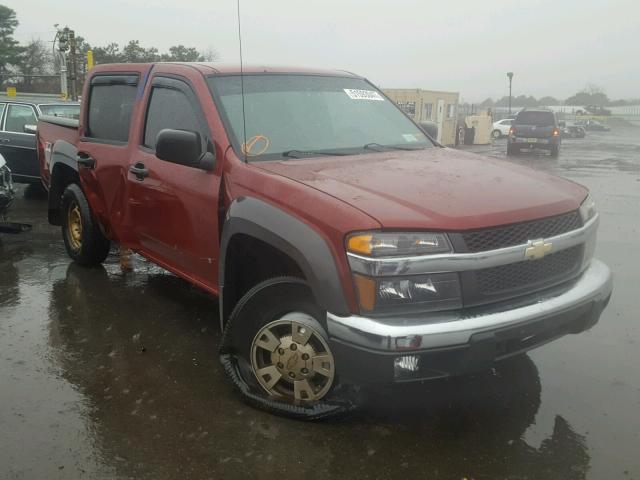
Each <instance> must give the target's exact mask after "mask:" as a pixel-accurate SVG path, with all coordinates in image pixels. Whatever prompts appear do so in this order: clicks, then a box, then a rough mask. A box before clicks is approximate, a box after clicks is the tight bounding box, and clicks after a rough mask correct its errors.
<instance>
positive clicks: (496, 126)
mask: <svg viewBox="0 0 640 480" xmlns="http://www.w3.org/2000/svg"><path fill="white" fill-rule="evenodd" d="M513 120H514V119H513V118H503V119H502V120H498V121H497V122H493V130H491V136H492V137H493V138H500V137H506V136H507V135H509V129H510V128H511V124H512V123H513Z"/></svg>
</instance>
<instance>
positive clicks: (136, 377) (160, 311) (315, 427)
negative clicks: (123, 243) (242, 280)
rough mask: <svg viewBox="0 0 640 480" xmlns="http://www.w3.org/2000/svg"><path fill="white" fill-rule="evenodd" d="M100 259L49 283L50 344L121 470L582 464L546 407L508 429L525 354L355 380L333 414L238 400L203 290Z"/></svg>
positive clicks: (438, 472)
mask: <svg viewBox="0 0 640 480" xmlns="http://www.w3.org/2000/svg"><path fill="white" fill-rule="evenodd" d="M143 263H144V262H143ZM107 269H109V270H112V271H113V273H108V272H107V270H105V269H104V268H99V269H90V270H87V269H83V268H81V267H78V266H76V265H74V264H71V265H69V267H68V270H67V273H66V277H65V278H64V279H61V280H59V281H57V282H55V284H54V285H53V288H52V292H51V301H50V312H49V315H50V343H51V345H52V347H53V349H54V350H55V351H56V352H57V358H56V361H57V362H58V363H59V364H60V366H61V367H62V370H63V372H64V373H63V375H64V377H65V378H66V379H67V380H68V381H70V382H71V383H72V384H74V385H76V386H77V388H78V389H80V390H81V391H82V393H83V394H84V395H85V396H86V398H87V399H88V401H89V404H90V407H89V412H90V413H89V422H90V423H91V425H92V426H91V428H92V429H93V430H94V431H95V433H96V438H97V445H98V448H100V449H101V455H100V456H101V457H102V458H110V459H114V460H113V461H112V466H113V468H115V470H116V471H117V472H118V474H119V475H121V476H134V477H136V478H141V477H149V478H172V477H173V476H174V475H176V474H177V473H178V472H181V475H182V476H184V477H196V478H201V477H205V478H206V476H207V475H208V476H215V477H220V476H221V477H224V478H227V477H235V476H240V475H242V476H248V477H250V478H266V477H270V476H272V475H278V476H281V475H283V474H287V473H292V472H293V471H295V472H296V475H299V476H313V477H316V476H320V475H326V476H329V477H330V478H366V477H368V478H383V477H397V476H398V475H407V476H409V477H411V478H418V477H420V478H462V477H463V476H467V477H468V478H562V479H581V478H585V474H586V472H587V471H588V469H589V455H588V450H587V447H586V446H585V439H584V438H583V437H581V436H580V435H578V434H576V433H575V432H574V431H573V429H572V428H571V426H570V425H569V424H568V423H567V421H566V420H565V419H563V418H562V417H560V416H557V417H556V418H555V423H554V428H553V432H552V433H551V434H550V436H549V437H548V438H546V439H544V440H543V441H542V443H541V445H540V447H539V448H533V447H531V446H529V445H528V444H527V443H526V442H525V441H524V440H523V439H522V438H523V436H524V434H525V432H526V430H527V429H528V428H529V426H530V425H532V423H533V422H534V420H535V417H536V413H537V411H538V408H539V406H540V391H541V386H540V379H539V376H538V370H537V368H536V366H535V364H534V363H533V362H532V361H531V360H530V359H529V357H527V356H520V357H518V358H515V359H512V360H510V361H506V362H504V363H503V364H501V365H500V366H499V368H496V369H495V370H494V371H492V372H488V373H486V374H480V375H475V376H473V377H469V378H460V379H454V380H449V381H437V382H431V383H425V384H405V385H396V386H393V387H388V388H385V389H383V390H375V391H371V392H369V391H364V392H363V405H362V409H361V410H360V411H359V412H358V413H357V414H355V415H353V416H350V417H348V418H345V419H342V420H339V421H332V422H325V423H316V424H310V423H303V422H297V421H291V420H286V419H282V418H278V417H273V416H270V415H268V414H265V413H263V412H259V411H255V410H253V409H251V408H248V407H246V406H245V405H244V404H242V403H241V402H240V400H239V398H238V397H237V396H236V395H235V394H234V393H233V391H232V389H231V388H230V387H229V386H228V385H227V384H226V381H225V380H224V378H223V375H222V372H221V371H220V369H219V366H218V360H217V355H216V345H217V342H218V340H219V334H218V331H217V308H216V307H217V304H216V302H215V300H213V299H211V298H210V297H208V296H206V295H204V294H202V293H200V292H199V291H198V290H197V289H195V288H192V287H190V286H188V285H187V284H186V283H185V282H183V281H181V280H179V279H177V278H176V277H174V276H172V275H170V274H166V273H164V272H163V271H161V270H155V269H147V267H146V266H145V265H143V264H138V265H137V267H136V270H135V272H133V273H132V274H129V275H121V274H118V273H117V272H116V271H115V270H114V269H112V268H111V267H109V266H108V267H107ZM185 465H187V466H186V467H185Z"/></svg>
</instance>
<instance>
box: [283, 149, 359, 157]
mask: <svg viewBox="0 0 640 480" xmlns="http://www.w3.org/2000/svg"><path fill="white" fill-rule="evenodd" d="M313 155H329V156H336V157H340V156H344V155H350V154H349V153H344V152H332V151H327V150H287V151H286V152H282V156H283V157H290V158H302V157H310V156H313Z"/></svg>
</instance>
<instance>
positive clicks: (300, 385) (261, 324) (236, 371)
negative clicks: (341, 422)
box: [220, 277, 353, 419]
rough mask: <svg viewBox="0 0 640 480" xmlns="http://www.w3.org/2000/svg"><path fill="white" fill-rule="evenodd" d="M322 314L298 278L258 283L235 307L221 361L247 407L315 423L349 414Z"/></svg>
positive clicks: (349, 403)
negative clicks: (254, 407) (327, 417)
mask: <svg viewBox="0 0 640 480" xmlns="http://www.w3.org/2000/svg"><path fill="white" fill-rule="evenodd" d="M322 318H323V312H322V311H321V310H320V309H319V308H318V306H317V305H316V304H315V303H314V301H313V297H312V295H311V292H310V290H309V287H308V286H307V284H306V283H305V282H304V281H303V280H301V279H298V278H293V277H278V278H273V279H270V280H267V281H264V282H262V283H260V284H258V285H256V286H255V287H253V288H252V289H251V290H250V291H249V292H247V293H246V294H245V295H244V296H243V297H242V299H241V300H240V301H239V302H238V304H237V305H236V307H235V308H234V310H233V312H232V313H231V315H230V317H229V320H228V322H227V324H226V326H225V332H224V335H223V340H222V345H221V347H220V353H221V361H222V363H223V366H224V367H225V371H226V373H227V375H228V376H229V378H230V380H231V381H232V383H234V385H235V386H236V387H237V388H238V389H239V390H240V392H241V393H242V394H243V397H244V399H245V400H246V401H248V403H250V404H251V405H253V406H257V407H259V408H263V409H266V410H269V411H271V412H273V413H278V414H281V415H286V416H292V417H297V418H304V419H316V418H320V417H325V416H329V415H334V414H336V413H340V412H344V411H346V410H350V409H351V408H352V407H353V404H352V403H351V402H350V401H348V400H347V399H346V397H345V396H341V395H339V394H336V391H340V392H341V393H344V389H343V388H338V385H337V384H338V381H337V378H336V367H335V358H334V355H333V352H332V351H331V347H330V345H329V341H328V335H327V333H326V330H325V328H324V326H323V325H322V323H321V322H322Z"/></svg>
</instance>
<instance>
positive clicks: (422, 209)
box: [254, 148, 587, 230]
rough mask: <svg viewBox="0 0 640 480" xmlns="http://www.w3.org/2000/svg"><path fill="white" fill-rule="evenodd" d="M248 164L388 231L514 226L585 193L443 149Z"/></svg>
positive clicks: (570, 205)
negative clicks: (319, 194)
mask: <svg viewBox="0 0 640 480" xmlns="http://www.w3.org/2000/svg"><path fill="white" fill-rule="evenodd" d="M254 165H255V166H257V167H258V168H261V169H263V170H266V171H269V172H271V173H274V174H278V175H282V176H285V177H287V178H290V179H292V180H295V181H298V182H300V183H302V184H304V185H307V186H309V187H312V188H314V189H316V190H319V191H321V192H324V193H326V194H328V195H331V196H333V197H335V198H337V199H339V200H341V201H343V202H346V203H348V204H350V205H352V206H353V207H355V208H357V209H359V210H361V211H362V212H364V213H366V214H368V215H369V216H371V217H372V218H374V219H375V220H377V221H378V222H379V223H380V225H381V227H382V228H388V229H391V228H401V229H438V230H467V229H476V228H484V227H489V226H496V225H504V224H509V223H516V222H522V221H527V220H533V219H536V218H542V217H547V216H552V215H557V214H561V213H566V212H568V211H571V210H575V209H577V208H578V207H579V206H580V204H581V203H582V201H583V200H584V199H585V197H586V195H587V190H586V189H585V188H584V187H582V186H580V185H578V184H576V183H573V182H570V181H568V180H564V179H562V178H560V177H555V176H552V175H549V174H546V173H543V172H539V171H536V170H532V169H530V168H527V167H522V166H518V165H515V164H512V163H510V162H506V161H501V160H496V159H491V158H487V157H483V156H480V155H475V154H472V153H466V152H460V151H458V150H453V149H449V148H429V149H426V150H419V151H414V152H406V151H392V152H380V153H368V154H363V155H352V156H351V155H350V156H344V157H321V158H309V159H300V160H287V161H276V162H263V163H256V164H254Z"/></svg>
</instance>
